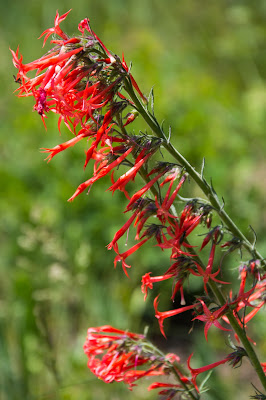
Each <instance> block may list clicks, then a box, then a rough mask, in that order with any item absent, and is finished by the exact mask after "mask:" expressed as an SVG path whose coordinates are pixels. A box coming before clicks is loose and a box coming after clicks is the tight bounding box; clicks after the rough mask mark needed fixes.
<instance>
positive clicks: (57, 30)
mask: <svg viewBox="0 0 266 400" xmlns="http://www.w3.org/2000/svg"><path fill="white" fill-rule="evenodd" d="M70 11H71V9H70V10H69V11H68V12H66V13H65V14H63V15H61V17H60V16H59V14H58V11H56V16H55V20H54V28H49V29H46V30H45V31H44V32H43V33H42V34H41V36H40V37H39V39H40V38H41V37H42V36H43V35H45V37H44V41H43V47H44V46H45V43H46V40H47V39H48V37H49V36H50V35H52V34H53V33H55V34H56V35H58V36H60V37H61V38H62V39H64V40H67V39H68V36H67V35H66V34H65V33H64V32H63V31H62V29H61V28H60V27H59V24H60V23H61V22H62V21H64V19H66V17H67V15H68V14H69V13H70Z"/></svg>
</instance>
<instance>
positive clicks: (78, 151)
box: [0, 0, 266, 400]
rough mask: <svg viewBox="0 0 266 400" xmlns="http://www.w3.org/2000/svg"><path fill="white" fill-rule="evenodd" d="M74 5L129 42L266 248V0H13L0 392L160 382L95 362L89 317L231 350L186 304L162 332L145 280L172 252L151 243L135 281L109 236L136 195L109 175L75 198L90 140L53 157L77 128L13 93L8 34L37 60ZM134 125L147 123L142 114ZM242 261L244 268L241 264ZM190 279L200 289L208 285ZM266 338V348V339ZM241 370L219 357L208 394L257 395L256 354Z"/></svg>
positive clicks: (139, 65) (201, 358)
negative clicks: (111, 374)
mask: <svg viewBox="0 0 266 400" xmlns="http://www.w3.org/2000/svg"><path fill="white" fill-rule="evenodd" d="M70 8H72V9H73V10H72V12H71V14H70V15H69V16H68V19H67V20H66V21H64V23H63V24H64V25H63V29H64V30H66V31H67V32H68V33H69V34H73V33H75V32H76V31H77V24H78V22H79V21H80V20H81V19H83V18H85V17H89V18H90V20H91V23H92V26H93V29H94V30H95V32H96V33H97V34H98V35H99V36H100V37H101V39H102V40H103V42H104V43H105V44H106V45H107V47H109V48H110V49H111V50H112V51H114V52H116V53H117V54H119V55H121V54H122V52H124V53H125V57H126V60H127V61H128V62H130V61H132V62H133V70H132V71H133V74H134V77H135V79H136V80H137V81H138V83H139V85H140V87H141V88H142V90H143V91H144V92H146V93H147V94H148V93H149V91H150V88H151V87H153V86H154V91H155V99H156V103H155V110H156V114H157V117H158V119H159V120H165V122H164V126H165V127H166V128H167V126H168V124H171V127H172V140H173V142H174V144H175V145H176V146H177V147H178V149H179V150H180V151H181V153H183V154H184V155H185V156H186V157H187V158H188V159H189V160H190V161H191V163H192V164H194V165H195V167H197V168H200V165H201V162H202V158H203V157H205V159H206V170H205V173H206V177H207V178H208V179H210V177H212V180H213V182H214V187H215V189H216V191H217V192H218V194H219V195H220V196H223V197H224V198H225V206H226V208H227V209H228V210H230V214H231V215H232V216H233V217H234V218H235V220H237V222H238V224H239V226H240V227H241V228H242V229H243V230H244V232H245V233H246V234H247V235H248V236H249V237H250V238H251V239H252V232H251V230H250V229H249V228H248V226H249V224H251V225H252V227H253V228H254V229H255V231H256V233H257V235H258V247H259V249H260V251H261V252H262V253H264V254H265V253H266V234H265V232H266V229H265V228H266V207H265V196H266V174H265V165H266V164H265V163H266V161H265V150H266V141H265V122H266V112H265V109H266V90H265V88H266V84H265V74H266V68H265V67H266V54H265V37H266V25H265V22H266V2H265V1H264V0H257V1H256V3H254V2H250V1H248V0H234V1H233V0H232V1H229V0H218V1H215V2H214V1H211V0H206V1H205V2H204V4H203V3H202V2H198V1H196V0H187V1H184V2H181V1H175V0H164V1H161V0H147V1H143V0H112V1H110V2H107V1H104V0H97V1H85V0H80V1H79V2H78V3H77V4H75V3H74V4H73V2H71V1H70V0H64V1H63V0H53V1H52V0H46V1H45V2H43V3H40V2H35V1H33V0H24V1H19V0H12V1H11V2H2V3H1V16H0V19H1V24H0V33H1V34H0V44H1V48H2V53H1V63H0V74H1V80H0V89H1V93H2V96H1V99H0V114H1V119H0V120H1V136H0V140H1V143H0V149H1V150H0V151H1V159H0V171H1V186H2V196H1V198H0V204H1V209H2V213H1V232H0V235H1V265H0V369H1V377H0V385H1V386H0V393H1V395H0V396H1V399H3V400H9V399H10V400H11V399H12V400H17V399H19V400H20V399H24V400H41V399H64V400H70V399H71V400H72V399H73V400H76V399H79V400H94V399H101V400H105V399H122V398H124V397H125V396H127V397H128V398H129V399H152V398H155V397H156V395H155V393H150V392H149V393H148V392H147V391H146V389H145V387H146V384H148V383H147V382H144V383H143V384H140V385H139V386H138V387H137V388H135V389H134V391H133V392H132V393H131V392H129V391H128V389H127V388H125V387H124V386H123V385H122V384H113V385H106V384H104V383H102V382H100V381H97V380H96V379H95V378H94V377H93V376H92V375H91V374H90V373H89V372H88V370H87V368H86V357H85V356H84V355H83V350H82V345H83V342H84V339H85V336H86V329H87V328H88V327H89V326H97V325H101V324H112V325H114V326H117V327H120V328H122V329H127V328H129V329H131V330H134V331H139V332H141V331H143V329H144V327H145V326H146V325H149V326H150V332H151V336H152V337H153V338H154V340H155V341H157V343H159V344H160V343H162V345H163V347H164V349H165V350H167V351H169V350H170V351H173V350H175V351H177V352H178V353H180V354H181V356H183V360H185V358H186V357H187V356H188V355H189V354H190V353H191V352H192V351H194V352H195V358H194V362H195V365H196V363H198V364H197V365H203V364H204V363H208V362H213V361H215V360H214V356H215V355H216V356H217V359H219V356H223V354H224V340H223V339H222V336H220V335H219V333H217V330H213V331H212V330H211V331H210V339H209V344H208V346H212V350H213V352H214V353H213V354H214V355H213V354H212V351H210V350H209V349H210V348H209V347H207V344H206V343H205V342H204V337H203V332H202V331H201V330H198V329H196V328H197V327H198V326H199V325H197V326H196V325H195V329H194V333H192V334H191V335H190V336H187V332H188V331H189V327H190V323H189V321H188V320H185V319H184V318H183V319H182V318H179V319H178V317H177V318H176V319H174V320H173V321H171V323H170V322H169V321H167V322H166V327H167V334H168V336H169V340H168V341H167V342H165V341H163V340H162V338H161V336H159V334H158V327H157V322H156V321H155V320H154V316H153V307H152V296H153V295H154V294H157V293H156V291H157V290H159V288H155V289H154V292H153V293H152V295H150V296H149V297H148V299H147V301H146V303H144V302H143V295H142V294H141V291H140V279H141V276H142V274H143V273H144V272H148V271H153V272H154V273H158V272H159V271H160V268H161V265H162V263H165V262H167V263H168V262H169V261H168V260H167V259H166V258H165V256H164V255H163V254H162V255H161V254H159V253H158V252H157V251H156V250H157V249H156V248H155V249H154V248H153V249H148V247H146V248H145V249H144V250H143V251H140V252H139V254H136V255H135V256H134V257H132V260H130V261H131V263H132V265H133V266H134V267H132V270H131V271H130V272H131V279H130V280H128V279H127V278H126V277H125V276H124V274H123V272H122V270H121V269H119V268H117V270H114V269H113V254H111V252H107V250H106V247H105V246H106V245H107V244H108V243H109V242H110V241H111V239H112V237H113V234H114V233H115V232H116V230H117V229H118V228H119V227H120V226H121V225H122V224H123V222H124V221H125V220H126V216H125V215H123V214H122V213H121V209H123V207H124V206H125V201H124V199H123V196H119V195H117V194H115V196H114V197H113V198H112V199H111V197H110V193H106V192H105V190H106V188H107V187H108V186H107V185H108V183H109V182H107V181H106V180H105V181H104V182H99V183H98V184H97V185H95V186H94V187H93V190H92V191H91V192H90V195H89V196H86V195H81V196H79V198H78V199H76V200H75V201H74V203H73V204H69V203H67V201H66V200H67V198H68V197H70V195H71V194H72V193H73V192H74V190H75V188H76V187H77V185H78V184H79V183H80V182H82V181H83V180H85V179H86V177H87V176H89V172H85V173H84V171H83V169H82V164H83V160H84V155H83V154H84V153H83V147H82V145H81V146H80V147H79V148H75V149H71V150H68V152H66V153H65V152H64V154H62V155H59V156H58V157H56V158H55V159H54V160H53V161H52V162H51V163H50V164H49V165H46V163H45V162H43V161H42V160H43V158H44V156H43V155H42V154H40V153H39V151H38V149H39V148H42V147H52V146H53V145H55V144H57V143H58V142H59V141H64V140H67V139H66V138H67V137H69V136H68V135H69V134H68V132H67V131H66V130H63V131H62V138H59V137H58V132H57V122H56V119H55V118H53V116H52V117H50V119H49V121H48V122H47V132H45V130H44V128H43V126H42V123H41V120H40V118H39V116H38V115H37V114H36V113H32V112H31V109H32V106H33V103H32V99H24V100H22V99H17V98H16V97H15V96H14V95H13V94H12V92H13V91H14V90H15V88H16V84H15V83H14V82H13V78H12V74H13V73H16V71H15V69H13V68H12V65H11V55H10V53H9V50H8V47H11V48H12V49H14V50H15V49H16V47H17V45H18V44H19V45H20V50H21V52H22V54H23V57H24V62H30V61H32V60H33V59H36V58H38V57H40V56H41V55H42V54H43V49H42V47H41V46H42V42H41V41H38V40H37V38H38V36H39V35H40V34H41V32H42V31H43V30H44V29H46V28H48V27H51V26H52V25H53V20H54V16H55V12H56V9H58V10H59V13H60V14H62V13H64V12H66V11H67V10H68V9H70ZM135 129H136V131H137V130H138V129H142V130H144V129H145V127H144V126H143V123H142V122H141V123H140V122H137V123H136V127H135ZM191 191H192V192H193V191H195V189H194V188H193V186H191ZM195 193H197V192H195ZM195 193H192V194H191V193H190V195H191V196H193V195H195ZM228 269H229V270H230V269H232V266H230V265H228ZM233 274H234V277H235V278H236V277H237V271H233ZM191 285H192V289H193V290H194V292H195V291H199V290H200V288H198V287H193V282H192V284H191ZM164 288H166V289H167V290H168V291H167V293H169V290H170V288H169V287H167V286H165V285H162V286H161V290H164ZM193 290H192V291H193ZM166 297H167V296H163V295H162V296H161V303H160V304H161V308H162V309H166V308H167V307H171V304H170V301H169V299H168V297H167V298H166ZM200 327H201V326H200ZM264 329H265V321H264V319H263V315H262V316H259V315H258V316H256V321H254V324H253V330H254V333H256V337H257V339H258V340H257V341H258V343H260V344H261V343H262V342H263V334H264ZM251 333H252V332H251ZM251 336H252V335H251ZM261 346H262V350H263V352H264V355H266V345H265V340H264V345H263V344H261ZM217 349H218V350H217ZM264 361H265V360H264ZM237 376H238V378H237V379H238V380H237V381H236V380H235V379H236V378H235V374H233V373H231V371H230V369H228V367H226V368H224V369H223V367H220V369H219V374H217V375H216V374H215V373H213V376H212V379H213V380H212V383H211V380H210V385H212V390H211V391H210V392H209V394H206V395H205V398H206V399H214V398H215V399H218V400H219V399H223V398H225V395H227V396H228V398H236V395H237V396H238V397H239V398H243V399H244V398H247V395H248V393H252V388H251V386H250V384H249V381H250V380H251V379H252V382H253V383H254V384H255V383H256V380H255V379H253V377H252V376H251V371H250V369H249V367H248V364H245V365H244V367H242V368H241V369H239V371H238V375H237ZM243 377H244V379H243ZM245 382H246V384H245Z"/></svg>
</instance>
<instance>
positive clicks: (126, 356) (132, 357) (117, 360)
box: [84, 325, 191, 391]
mask: <svg viewBox="0 0 266 400" xmlns="http://www.w3.org/2000/svg"><path fill="white" fill-rule="evenodd" d="M84 352H85V354H86V355H87V357H88V368H89V369H90V370H91V371H92V373H93V374H95V375H96V376H97V377H98V378H100V379H102V380H103V381H104V382H106V383H111V382H113V381H116V382H121V381H123V382H124V383H126V384H127V385H129V388H130V389H132V387H133V386H134V385H135V382H136V381H137V380H138V379H141V378H143V377H157V376H170V374H171V372H173V371H175V373H176V374H177V375H178V377H179V379H180V382H181V383H180V384H178V385H177V384H172V383H167V384H166V383H160V382H155V383H153V384H152V385H151V386H150V387H149V390H151V389H155V388H159V387H162V386H163V387H167V388H168V390H171V391H173V390H174V391H181V390H184V387H183V386H182V383H183V384H184V385H187V384H189V385H191V382H190V380H189V379H188V378H187V377H185V376H184V375H183V374H182V373H181V372H180V370H179V361H180V359H179V357H178V356H176V355H175V354H172V353H169V354H166V355H164V354H162V353H161V352H160V351H158V349H156V348H155V347H154V346H153V345H152V344H151V343H150V342H148V341H147V340H146V338H145V336H144V335H139V334H136V333H131V332H128V331H123V330H120V329H116V328H113V327H112V326H109V325H104V326H100V327H96V328H89V329H88V335H87V339H86V342H85V344H84ZM165 390H166V389H165Z"/></svg>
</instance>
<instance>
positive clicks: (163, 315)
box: [153, 296, 200, 338]
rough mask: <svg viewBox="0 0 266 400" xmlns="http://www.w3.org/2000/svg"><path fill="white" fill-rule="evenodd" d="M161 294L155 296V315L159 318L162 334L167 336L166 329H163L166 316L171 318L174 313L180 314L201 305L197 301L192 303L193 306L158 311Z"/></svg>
mask: <svg viewBox="0 0 266 400" xmlns="http://www.w3.org/2000/svg"><path fill="white" fill-rule="evenodd" d="M158 299H159V296H157V297H155V299H154V302H153V306H154V309H155V317H156V318H157V319H158V321H159V326H160V331H161V333H162V335H163V336H164V337H165V338H166V335H165V332H164V329H163V322H164V320H165V318H169V317H173V316H174V315H178V314H181V313H182V312H185V311H188V310H192V309H193V308H195V307H196V306H198V305H200V303H195V304H192V305H191V306H186V307H181V308H177V309H175V310H170V311H164V312H162V311H158V304H159V300H158Z"/></svg>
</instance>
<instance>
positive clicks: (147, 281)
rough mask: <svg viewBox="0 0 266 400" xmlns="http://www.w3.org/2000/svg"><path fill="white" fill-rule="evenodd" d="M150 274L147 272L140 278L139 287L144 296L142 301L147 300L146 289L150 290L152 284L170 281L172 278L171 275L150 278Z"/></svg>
mask: <svg viewBox="0 0 266 400" xmlns="http://www.w3.org/2000/svg"><path fill="white" fill-rule="evenodd" d="M150 274H151V272H147V273H146V274H145V275H143V277H142V280H141V282H142V285H141V291H142V293H143V294H144V301H145V300H146V298H147V295H148V288H149V289H152V288H153V283H155V282H161V281H165V280H167V279H170V278H172V277H173V274H165V275H161V276H150Z"/></svg>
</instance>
